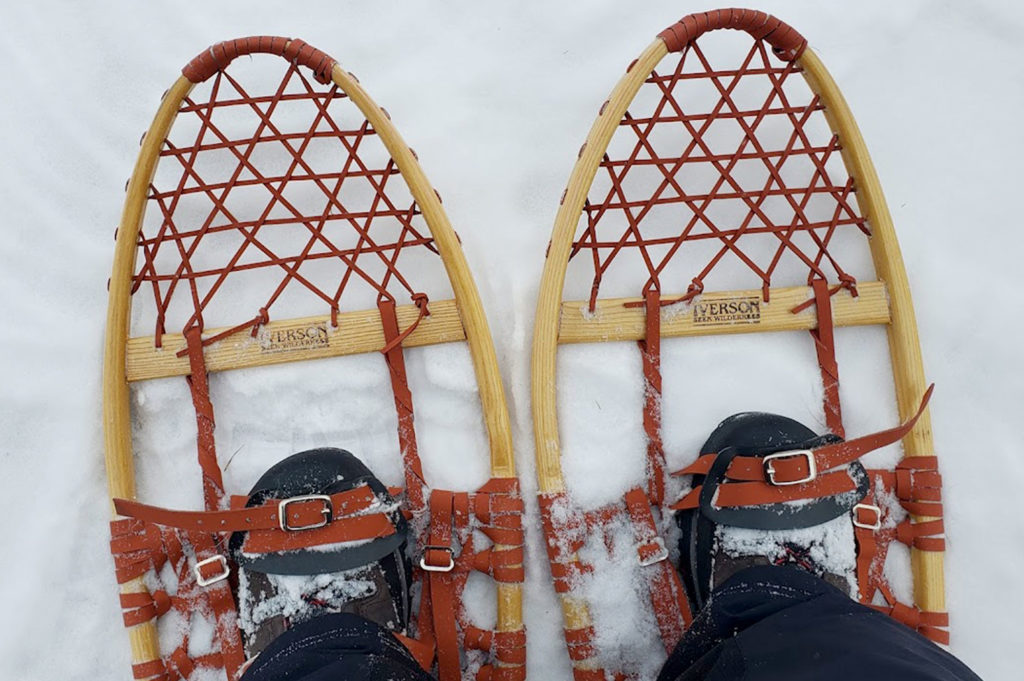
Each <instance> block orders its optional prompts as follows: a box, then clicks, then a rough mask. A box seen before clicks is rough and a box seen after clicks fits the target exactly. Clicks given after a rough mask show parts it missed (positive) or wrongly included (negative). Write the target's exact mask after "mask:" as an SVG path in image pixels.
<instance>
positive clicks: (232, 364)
mask: <svg viewBox="0 0 1024 681" xmlns="http://www.w3.org/2000/svg"><path fill="white" fill-rule="evenodd" d="M331 78H332V80H333V82H334V84H335V85H337V86H338V87H339V88H340V89H341V90H342V91H343V92H344V93H345V94H346V95H347V96H348V97H349V98H350V99H351V100H352V102H353V103H354V104H355V105H356V107H357V108H358V109H359V110H360V112H362V114H363V115H364V116H365V117H366V119H367V120H368V121H369V123H370V125H371V126H372V127H373V129H374V130H375V131H376V132H377V134H378V136H379V137H380V139H381V141H382V142H383V144H384V146H385V147H386V148H387V150H388V152H389V153H390V154H391V156H392V158H393V159H394V161H395V163H396V165H397V166H398V168H399V170H400V171H401V173H402V177H403V178H404V179H405V182H406V184H407V185H408V187H409V190H410V192H411V194H412V196H413V198H414V200H415V201H416V203H417V205H418V206H419V208H420V210H421V212H422V215H423V218H424V221H425V222H426V224H427V226H428V228H429V230H430V234H431V236H432V237H433V239H434V243H435V245H436V247H437V250H438V252H439V253H440V257H441V261H442V262H443V264H444V267H445V270H446V272H447V274H448V278H449V280H450V282H451V285H452V289H453V291H454V300H450V301H436V302H431V303H430V310H431V315H430V317H426V318H424V319H423V320H422V321H421V322H420V324H419V326H418V327H417V329H416V330H415V331H414V332H413V333H411V334H410V335H409V336H408V337H407V338H406V339H405V341H404V342H403V346H410V347H411V346H415V345H429V344H433V343H443V342H453V341H461V340H465V342H466V343H467V344H468V345H469V350H470V355H471V357H472V362H473V369H474V372H475V375H476V380H477V385H478V387H479V392H480V401H481V406H482V411H483V415H484V421H485V426H486V431H487V435H488V440H489V444H490V468H491V475H492V476H493V477H495V478H515V477H516V469H515V459H514V457H513V450H512V438H511V430H510V426H509V418H508V408H507V405H506V401H505V392H504V387H503V385H502V382H501V376H500V374H499V370H498V364H497V357H496V355H495V352H494V346H493V343H492V340H491V335H490V330H489V328H488V324H487V318H486V316H485V314H484V310H483V306H482V305H481V302H480V298H479V295H478V294H477V290H476V285H475V284H474V282H473V277H472V274H471V272H470V269H469V266H468V264H467V262H466V259H465V256H464V254H463V252H462V248H461V246H460V244H459V240H458V237H457V236H456V234H455V231H454V230H453V229H452V227H451V224H450V223H449V221H448V217H447V215H446V214H445V211H444V209H443V208H442V206H441V200H440V197H439V196H438V194H437V193H436V192H435V190H434V188H433V187H432V186H431V185H430V183H429V182H428V180H427V177H426V175H425V174H424V172H423V169H422V168H421V167H420V164H419V162H418V160H417V158H416V156H415V155H414V154H413V152H412V150H411V149H410V148H409V147H408V145H406V143H405V141H404V140H403V139H402V137H401V136H400V135H399V133H398V131H397V129H396V128H395V126H394V125H393V124H392V123H391V120H390V118H389V117H388V115H387V114H386V113H385V112H384V110H383V109H381V108H380V107H379V106H378V105H377V104H376V103H375V102H374V101H373V100H372V99H371V98H370V96H369V95H368V94H367V93H366V91H365V90H364V89H363V87H362V86H361V85H360V84H359V82H358V81H357V80H356V78H355V77H354V76H353V75H352V74H350V73H348V72H346V71H345V70H344V69H342V68H341V66H340V65H338V64H337V63H335V65H334V67H333V69H332V72H331ZM192 88H193V83H191V82H190V81H189V80H188V79H186V78H185V77H184V76H182V77H179V78H178V80H177V81H176V82H175V83H174V85H173V86H172V87H171V89H170V90H168V92H167V93H166V94H165V95H164V99H163V102H162V103H161V105H160V108H159V109H158V111H157V113H156V117H155V118H154V120H153V123H152V125H151V126H150V128H149V131H148V132H147V133H146V136H145V138H144V140H143V143H142V148H141V150H140V152H139V156H138V160H137V161H136V163H135V169H134V171H133V173H132V176H131V179H130V181H129V183H128V188H127V196H126V198H125V203H124V210H123V213H122V217H121V222H120V226H119V229H118V234H117V241H116V246H115V253H114V265H113V274H112V275H111V278H110V292H109V304H108V311H107V332H106V340H105V350H104V371H103V427H104V437H105V456H106V469H107V481H108V486H109V492H110V497H111V498H112V499H113V498H127V499H134V498H136V486H135V474H134V456H133V448H132V440H131V405H130V394H129V382H130V381H131V380H142V379H145V378H153V377H158V376H170V375H185V374H187V373H188V371H187V359H185V360H184V364H182V358H177V357H175V354H176V353H175V350H177V349H179V347H180V337H179V338H176V337H175V335H174V334H168V335H166V336H164V338H163V340H164V341H165V343H164V348H163V349H162V350H160V351H154V350H153V339H152V337H148V338H138V339H132V338H129V321H130V316H131V315H130V310H131V286H132V276H133V273H134V270H135V258H136V253H137V248H136V242H137V239H138V235H139V230H140V228H141V226H142V220H143V216H144V213H145V210H146V204H147V201H146V195H147V191H148V187H149V185H150V182H151V181H152V178H153V174H154V172H155V170H156V166H157V162H158V160H159V152H160V149H161V147H162V145H163V143H164V140H165V139H166V137H167V135H168V133H169V132H170V129H171V126H172V124H173V122H174V119H175V117H176V116H177V113H178V109H179V106H180V105H181V102H182V101H183V100H184V98H185V97H186V96H188V94H189V92H190V91H191V90H192ZM416 314H417V313H416V308H415V306H402V307H400V308H399V309H398V315H399V320H400V323H401V322H402V320H405V324H403V328H405V326H407V324H408V323H409V322H411V321H412V320H413V319H415V317H416ZM344 315H347V317H345V321H347V322H350V323H349V324H342V328H347V329H351V328H354V327H355V328H356V329H357V330H356V332H355V333H349V331H347V330H346V331H345V332H344V333H342V334H340V335H341V338H340V339H339V340H338V342H336V343H334V348H335V351H333V352H329V353H326V354H319V355H318V354H317V353H316V351H312V352H308V353H305V352H290V353H286V354H280V353H279V354H273V353H271V354H264V355H263V356H262V359H261V358H260V356H259V355H260V353H251V352H250V353H247V352H246V351H245V345H246V344H245V343H244V342H240V341H239V339H238V338H237V337H228V338H226V339H224V340H222V341H218V342H216V343H213V344H211V345H210V346H209V347H208V348H207V349H206V354H207V356H208V357H210V358H211V361H210V362H209V367H208V368H210V370H223V369H230V368H236V367H242V366H257V365H261V364H271V363H279V362H285V361H299V360H303V359H313V358H316V357H318V356H330V355H337V354H352V353H357V352H375V351H377V350H379V349H380V348H381V347H382V346H383V345H384V340H383V339H384V336H383V331H382V329H381V327H380V320H379V313H378V311H377V310H376V309H374V310H366V311H361V312H354V313H343V316H344ZM310 321H311V320H309V319H301V320H284V321H277V322H274V323H273V324H274V325H275V326H277V327H287V326H288V325H289V324H291V325H295V324H299V325H301V324H307V323H309V322H310ZM213 332H214V331H211V333H213ZM345 334H348V335H347V336H346V335H345ZM243 335H244V334H243ZM236 336H237V335H236ZM176 341H177V344H176ZM182 367H185V371H184V372H183V371H182ZM495 548H496V549H497V550H502V549H504V548H507V547H503V546H497V547H495ZM145 590H146V587H145V585H144V584H143V583H142V580H141V579H136V580H133V581H132V582H129V583H127V584H125V585H123V587H122V592H123V593H129V592H138V591H145ZM497 602H498V604H497V627H496V628H497V630H498V631H517V630H519V629H521V628H522V622H523V619H522V585H521V584H508V583H497ZM128 633H129V637H130V641H131V648H132V661H133V664H141V663H144V662H148V661H150V660H155V659H159V657H160V650H159V645H158V642H157V632H156V626H155V623H154V621H148V622H145V623H143V624H140V625H138V626H135V627H131V628H129V630H128ZM495 664H498V665H500V664H501V662H500V661H495Z"/></svg>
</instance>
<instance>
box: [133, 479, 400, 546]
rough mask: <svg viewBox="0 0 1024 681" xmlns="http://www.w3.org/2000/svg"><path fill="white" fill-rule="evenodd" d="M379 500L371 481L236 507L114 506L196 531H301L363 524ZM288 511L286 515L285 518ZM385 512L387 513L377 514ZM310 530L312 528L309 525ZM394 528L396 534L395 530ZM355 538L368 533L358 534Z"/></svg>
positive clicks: (149, 520)
mask: <svg viewBox="0 0 1024 681" xmlns="http://www.w3.org/2000/svg"><path fill="white" fill-rule="evenodd" d="M376 501H377V497H376V496H375V495H374V493H373V491H372V490H371V489H370V488H369V487H368V486H367V485H360V486H358V487H354V488H352V489H350V490H346V491H344V492H338V493H337V494H332V495H330V496H328V497H327V498H326V499H325V498H324V497H323V496H321V495H317V496H312V497H294V498H292V499H269V500H267V501H266V502H265V503H264V504H262V505H261V506H254V507H252V508H234V509H231V510H225V511H176V510H171V509H166V508H160V507H157V506H150V505H148V504H143V503H140V502H138V501H132V500H129V499H114V509H115V510H116V511H117V512H118V513H119V514H120V515H123V516H129V517H132V518H138V519H139V520H143V521H146V522H150V523H156V524H157V525H165V526H167V527H177V528H180V529H184V530H190V531H194V532H214V533H221V532H244V531H249V530H274V529H276V530H281V529H282V524H283V525H284V529H287V530H291V531H299V530H303V529H307V528H309V527H310V526H315V525H321V526H327V525H331V524H334V523H336V522H338V521H341V523H342V524H343V525H344V524H346V523H348V522H351V523H353V528H354V529H358V528H359V527H361V525H360V523H359V522H358V519H359V518H369V517H372V516H371V515H367V516H353V515H352V514H355V513H359V512H361V511H365V510H366V509H368V508H369V507H370V506H371V505H372V504H374V503H375V502H376ZM282 512H284V514H285V518H281V515H280V514H281V513H282ZM375 515H383V514H375ZM307 531H312V530H309V529H307ZM393 531H394V530H393V528H392V532H391V533H392V534H393ZM354 538H355V539H365V538H367V537H361V536H356V537H354Z"/></svg>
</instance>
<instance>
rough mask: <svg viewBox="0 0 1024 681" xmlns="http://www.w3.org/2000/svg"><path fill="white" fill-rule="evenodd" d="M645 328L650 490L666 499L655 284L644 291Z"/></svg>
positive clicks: (658, 308) (642, 344)
mask: <svg viewBox="0 0 1024 681" xmlns="http://www.w3.org/2000/svg"><path fill="white" fill-rule="evenodd" d="M644 308H645V310H646V313H647V315H646V320H647V321H646V332H645V334H644V338H643V340H640V341H637V343H638V344H639V346H640V357H641V359H642V362H643V371H644V434H645V435H647V494H648V495H649V496H650V498H651V502H652V503H654V504H656V505H659V506H660V505H661V504H662V503H663V502H664V501H665V447H664V445H663V444H662V440H661V299H660V297H659V295H658V290H657V289H655V288H651V289H648V290H646V291H644Z"/></svg>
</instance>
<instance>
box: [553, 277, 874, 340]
mask: <svg viewBox="0 0 1024 681" xmlns="http://www.w3.org/2000/svg"><path fill="white" fill-rule="evenodd" d="M857 291H858V296H857V297H856V298H854V297H853V296H852V295H850V293H849V292H848V291H846V290H842V291H839V292H837V293H836V294H835V295H834V296H832V321H833V323H834V324H835V325H836V326H864V325H868V324H888V323H889V318H890V317H889V299H888V296H887V295H886V291H885V284H883V283H881V282H877V281H872V282H861V283H858V285H857ZM812 296H813V293H812V290H811V288H810V287H806V286H798V287H794V288H777V289H771V290H770V294H769V301H770V302H768V303H765V302H764V301H762V300H761V291H760V289H757V290H745V291H716V292H713V293H711V292H709V293H705V294H704V295H702V296H700V298H699V299H698V300H697V301H695V302H694V304H692V305H687V304H685V303H679V304H677V305H671V306H665V307H663V308H662V310H661V335H662V337H663V338H679V337H686V336H713V335H722V334H735V333H763V332H767V331H800V330H804V331H806V330H808V329H814V328H817V326H818V314H817V309H816V308H815V306H814V305H811V306H809V307H807V308H805V309H803V310H801V311H800V312H797V313H794V312H793V308H795V307H797V306H798V305H800V304H802V303H804V302H807V300H809V299H811V298H812ZM672 297H673V296H671V295H665V296H664V298H665V299H666V300H669V299H671V298H672ZM642 303H643V299H642V298H608V299H603V300H602V299H599V300H598V301H597V305H596V307H595V309H594V312H590V309H589V305H588V304H587V302H586V301H582V300H581V301H573V302H567V303H562V313H561V322H560V327H559V332H558V342H559V343H560V344H565V343H596V342H603V341H635V340H641V339H643V338H644V334H645V333H646V331H645V328H646V327H645V324H646V321H645V319H646V315H645V313H644V308H643V307H641V306H640V304H642ZM735 303H738V304H739V305H743V304H745V305H746V307H747V309H748V311H747V312H746V313H743V311H742V308H741V309H740V310H739V311H738V314H736V315H729V314H719V315H718V316H717V317H716V316H715V311H714V306H716V305H717V306H722V305H729V304H735ZM709 307H710V308H712V309H711V311H707V309H708V308H709ZM753 309H756V313H755V312H753V311H752V310H753ZM702 310H704V312H702ZM732 316H735V317H738V318H737V319H732V318H731V317H732ZM695 319H696V321H695Z"/></svg>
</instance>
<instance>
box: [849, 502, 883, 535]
mask: <svg viewBox="0 0 1024 681" xmlns="http://www.w3.org/2000/svg"><path fill="white" fill-rule="evenodd" d="M861 510H865V511H871V512H872V513H874V514H875V519H874V521H872V522H870V523H868V522H863V521H861V519H860V511H861ZM853 524H854V526H855V527H859V528H861V529H865V530H874V531H878V530H880V529H881V528H882V509H881V508H879V507H878V506H875V505H874V504H857V505H856V506H854V507H853Z"/></svg>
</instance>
